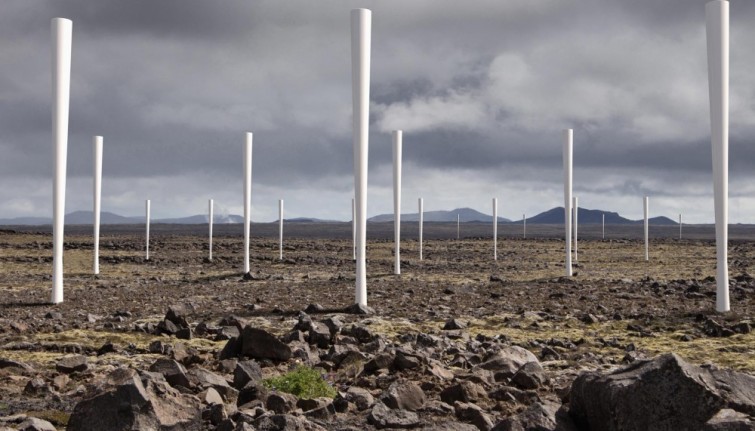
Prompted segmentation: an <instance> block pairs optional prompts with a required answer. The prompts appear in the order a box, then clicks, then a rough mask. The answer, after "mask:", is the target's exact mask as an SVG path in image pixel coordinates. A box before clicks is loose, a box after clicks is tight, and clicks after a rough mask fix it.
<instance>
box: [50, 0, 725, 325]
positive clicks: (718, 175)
mask: <svg viewBox="0 0 755 431" xmlns="http://www.w3.org/2000/svg"><path fill="white" fill-rule="evenodd" d="M51 27H52V39H53V40H52V45H53V53H52V54H53V55H52V81H53V82H52V92H53V109H52V129H53V146H54V154H55V163H54V175H53V277H52V280H53V281H52V283H53V288H52V296H51V302H52V303H53V304H57V303H60V302H62V301H63V236H64V217H65V188H66V163H67V150H68V117H69V115H68V113H69V100H70V80H71V45H72V43H71V41H72V28H73V23H72V22H71V21H70V20H68V19H64V18H54V19H53V20H52V22H51ZM371 27H372V13H371V11H369V10H367V9H355V10H352V12H351V49H352V102H353V145H354V196H355V204H354V205H353V214H354V233H353V234H354V244H355V249H354V258H355V260H356V286H355V300H356V303H357V304H360V305H365V306H366V305H367V278H366V256H365V254H366V253H365V252H366V227H367V226H366V221H367V218H366V215H367V165H368V163H367V154H368V146H369V142H368V139H369V100H370V91H369V89H370V88H369V87H370V46H371ZM706 34H707V43H708V82H709V100H710V115H711V148H712V160H713V178H714V206H715V218H716V256H717V260H718V262H717V276H716V280H717V292H716V309H717V310H718V311H728V310H729V292H728V258H727V244H728V230H727V223H728V119H729V112H728V111H729V108H728V105H729V3H728V1H726V0H713V1H711V2H709V3H708V4H707V5H706ZM246 137H247V139H246V146H245V154H244V272H249V269H250V268H249V223H250V217H251V186H252V184H251V177H252V133H247V135H246ZM96 151H97V150H96V144H95V153H96ZM572 154H573V131H572V129H567V130H566V131H565V133H564V149H563V162H564V216H565V223H564V226H565V230H566V232H565V238H566V247H565V248H566V259H565V266H566V275H567V276H571V275H572V261H571V226H572V225H571V216H572V208H571V204H572V202H571V200H572V199H571V198H572ZM97 163H98V160H97V157H95V171H97ZM100 167H101V163H100ZM98 186H99V181H98V180H97V179H96V180H95V200H96V202H95V205H96V206H97V205H99V197H98V196H97V194H98V193H97V188H98ZM419 205H420V244H421V243H422V230H421V226H422V221H421V217H422V208H421V207H422V200H421V198H420V201H419ZM395 206H396V205H395V203H394V207H395ZM146 207H147V226H149V201H147V204H146ZM575 207H576V205H575ZM575 218H576V217H575ZM281 220H282V217H281ZM98 221H99V220H96V221H95V225H96V226H95V230H96V231H95V232H96V234H95V237H96V238H97V239H96V240H98V229H99V226H98V225H99V223H97V222H98ZM496 221H497V217H496ZM680 228H681V225H680ZM147 229H149V228H148V227H147ZM575 233H576V229H575ZM646 236H647V223H646ZM397 238H398V236H397ZM421 250H422V249H421V245H420V258H421ZM646 250H647V241H646ZM575 252H576V241H575ZM148 253H149V251H148V249H147V256H148ZM646 255H647V251H646ZM575 257H576V253H575Z"/></svg>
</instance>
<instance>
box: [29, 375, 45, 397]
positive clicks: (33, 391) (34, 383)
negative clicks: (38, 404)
mask: <svg viewBox="0 0 755 431" xmlns="http://www.w3.org/2000/svg"><path fill="white" fill-rule="evenodd" d="M49 392H50V387H49V386H48V385H47V382H45V381H44V380H43V379H41V378H39V377H35V378H33V379H31V380H29V381H28V382H26V386H24V394H26V395H42V394H47V393H49Z"/></svg>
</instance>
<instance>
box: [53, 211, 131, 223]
mask: <svg viewBox="0 0 755 431" xmlns="http://www.w3.org/2000/svg"><path fill="white" fill-rule="evenodd" d="M48 223H52V219H48ZM92 223H94V215H93V213H92V211H74V212H72V213H68V214H66V224H92ZM135 223H144V217H124V216H121V215H118V214H113V213H111V212H107V211H103V212H101V213H100V224H135Z"/></svg>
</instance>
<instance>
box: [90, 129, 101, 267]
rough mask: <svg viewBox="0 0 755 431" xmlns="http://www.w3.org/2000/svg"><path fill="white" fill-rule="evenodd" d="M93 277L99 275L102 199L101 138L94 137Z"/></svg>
mask: <svg viewBox="0 0 755 431" xmlns="http://www.w3.org/2000/svg"><path fill="white" fill-rule="evenodd" d="M93 146H94V208H93V209H92V216H94V221H93V222H92V228H93V229H94V275H97V274H99V273H100V208H101V203H100V202H101V197H102V136H95V137H94V145H93Z"/></svg>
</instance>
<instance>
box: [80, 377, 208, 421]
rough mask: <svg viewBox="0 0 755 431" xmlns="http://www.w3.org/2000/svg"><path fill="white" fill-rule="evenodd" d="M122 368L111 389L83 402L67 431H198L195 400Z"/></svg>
mask: <svg viewBox="0 0 755 431" xmlns="http://www.w3.org/2000/svg"><path fill="white" fill-rule="evenodd" d="M144 378H145V382H144V384H143V383H142V380H141V379H140V378H139V375H137V373H136V371H134V370H129V369H126V368H119V369H116V370H115V371H113V372H112V373H111V374H110V375H109V376H108V378H107V380H108V381H107V386H108V387H109V388H110V389H108V390H105V391H104V392H101V393H99V394H97V395H95V396H94V397H92V398H89V399H85V400H83V401H80V402H79V403H78V404H76V406H75V407H74V409H73V413H72V414H71V417H70V419H69V421H68V427H67V429H68V431H94V430H111V431H120V430H123V431H126V430H136V429H140V430H142V429H143V430H149V429H154V430H157V429H199V427H200V422H201V411H200V409H199V400H198V399H197V398H196V397H193V396H189V395H184V394H181V393H180V392H178V391H176V390H175V389H173V388H171V387H170V386H168V385H167V383H165V382H162V383H161V382H159V381H156V380H153V379H151V378H149V375H147V374H145V375H144Z"/></svg>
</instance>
